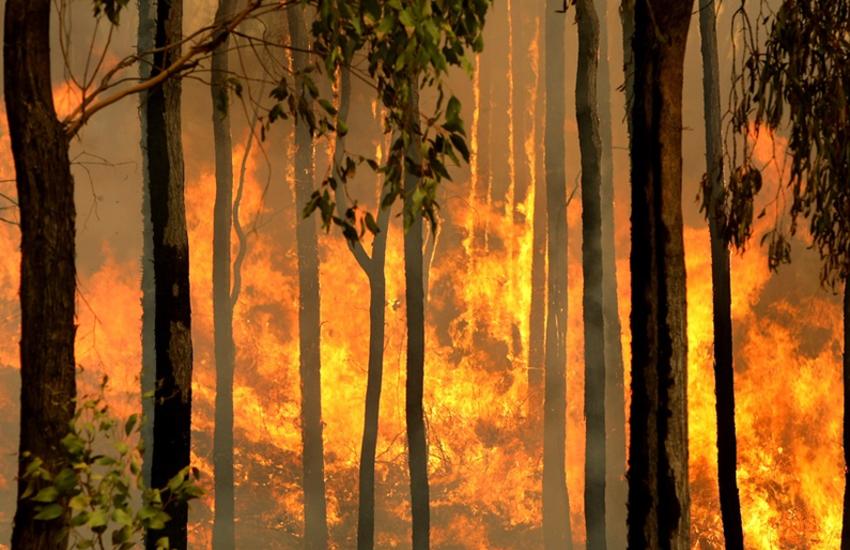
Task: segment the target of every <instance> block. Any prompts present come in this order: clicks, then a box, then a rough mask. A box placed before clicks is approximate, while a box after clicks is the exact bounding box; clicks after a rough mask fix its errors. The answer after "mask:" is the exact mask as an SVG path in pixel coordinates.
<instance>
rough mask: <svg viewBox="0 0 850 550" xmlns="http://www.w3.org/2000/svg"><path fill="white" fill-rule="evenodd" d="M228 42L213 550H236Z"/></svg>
mask: <svg viewBox="0 0 850 550" xmlns="http://www.w3.org/2000/svg"><path fill="white" fill-rule="evenodd" d="M235 4H236V2H235V1H234V0H219V3H218V11H217V12H216V16H215V20H216V23H219V22H221V21H224V20H225V19H227V18H228V17H230V15H231V14H232V13H233V11H234V9H235V7H236V6H235ZM228 45H229V40H228V38H227V37H225V38H224V40H223V41H222V42H221V44H219V46H218V47H217V48H216V49H215V51H214V52H213V56H212V74H211V83H210V92H211V94H212V105H213V117H212V119H213V138H214V140H215V206H214V209H213V324H214V330H215V373H216V378H215V382H216V383H215V432H214V435H213V467H214V472H215V519H214V524H213V548H214V549H215V550H232V549H233V548H235V546H236V535H235V532H234V494H233V491H234V487H233V370H234V366H235V354H236V350H235V347H234V343H233V302H232V301H231V282H230V266H231V261H230V232H231V230H232V228H233V149H232V142H231V136H230V97H229V91H228V84H227V79H228V78H229V74H228V66H229V63H228Z"/></svg>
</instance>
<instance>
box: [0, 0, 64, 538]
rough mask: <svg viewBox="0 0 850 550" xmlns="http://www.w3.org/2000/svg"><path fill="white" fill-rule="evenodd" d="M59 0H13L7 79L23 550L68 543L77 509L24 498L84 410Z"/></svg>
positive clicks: (18, 519) (57, 459)
mask: <svg viewBox="0 0 850 550" xmlns="http://www.w3.org/2000/svg"><path fill="white" fill-rule="evenodd" d="M50 8H51V3H50V1H49V0H8V1H7V2H6V12H5V20H4V25H5V26H4V33H5V34H4V42H3V83H4V97H5V101H6V116H7V117H8V122H9V134H10V137H11V143H12V157H13V158H14V163H15V172H16V178H17V192H18V208H19V212H20V225H21V283H20V284H21V286H20V297H21V355H20V357H21V431H20V442H19V447H18V449H19V450H18V493H17V494H18V508H17V511H16V512H15V520H14V527H13V530H12V548H14V549H15V550H41V549H44V550H48V549H53V548H64V547H65V546H67V543H68V537H67V533H65V532H63V528H64V526H65V521H66V519H67V512H64V513H63V514H61V515H59V516H58V517H57V518H55V519H53V520H51V521H41V520H36V519H35V515H36V511H35V503H34V502H32V501H31V500H22V499H21V495H22V494H23V493H24V491H25V490H26V488H27V484H28V481H27V479H25V477H24V474H25V472H26V469H27V466H28V465H29V462H30V459H31V456H36V457H39V458H40V459H41V460H43V461H44V463H45V466H46V467H47V468H50V469H51V470H52V471H59V469H60V468H61V467H62V465H63V464H64V462H65V460H66V459H65V453H64V449H63V447H62V445H61V443H60V441H61V440H62V438H63V437H65V435H66V434H67V433H68V429H69V425H70V422H71V419H72V418H73V416H74V399H75V397H76V382H75V363H74V333H75V330H76V327H75V324H74V293H75V291H76V280H75V278H76V267H75V265H74V239H75V236H76V234H75V217H76V211H75V207H74V180H73V178H72V177H71V169H70V161H69V158H68V143H69V140H68V136H66V134H65V129H64V127H63V125H62V124H61V123H60V122H59V120H58V119H57V118H56V111H55V109H54V106H53V95H52V91H53V88H52V85H51V82H50V17H51V9H50Z"/></svg>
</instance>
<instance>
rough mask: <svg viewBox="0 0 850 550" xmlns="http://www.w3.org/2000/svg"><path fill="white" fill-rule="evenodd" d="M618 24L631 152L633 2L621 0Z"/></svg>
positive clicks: (633, 93)
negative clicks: (619, 27) (620, 26)
mask: <svg viewBox="0 0 850 550" xmlns="http://www.w3.org/2000/svg"><path fill="white" fill-rule="evenodd" d="M620 22H621V23H622V26H623V76H624V77H625V82H624V84H623V92H624V95H625V96H626V126H627V128H628V132H629V144H630V149H629V150H630V151H631V138H632V104H633V103H634V96H635V66H634V65H635V63H634V60H635V55H634V48H633V47H632V41H633V40H634V36H635V0H621V2H620Z"/></svg>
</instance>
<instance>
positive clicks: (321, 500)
mask: <svg viewBox="0 0 850 550" xmlns="http://www.w3.org/2000/svg"><path fill="white" fill-rule="evenodd" d="M287 19H288V23H289V35H290V40H291V43H292V47H293V50H292V69H293V71H294V73H295V75H296V76H295V80H296V89H298V90H299V91H300V90H302V86H303V76H300V75H301V74H302V72H303V71H304V70H305V68H306V67H307V66H308V63H309V59H308V53H307V49H308V48H309V43H308V38H307V26H306V21H305V15H304V7H303V6H300V5H295V6H292V7H290V8H288V9H287ZM299 93H300V92H299ZM312 192H313V140H312V136H311V135H310V128H309V126H308V125H307V123H306V121H305V120H304V119H302V118H300V117H299V118H298V119H297V120H296V122H295V204H296V205H297V206H298V211H299V212H300V209H301V206H302V205H305V204H307V203H308V202H309V200H310V194H311V193H312ZM299 218H300V217H299ZM295 238H296V241H297V248H298V288H299V309H298V327H299V331H298V333H299V343H300V349H301V353H300V373H301V440H302V444H303V453H304V455H303V490H304V544H305V548H307V550H324V549H326V548H327V547H328V519H327V504H326V501H325V465H324V443H323V436H322V381H321V368H322V364H321V353H320V352H321V348H320V346H321V344H320V338H321V316H320V311H321V308H320V296H319V252H318V242H317V235H316V220H315V219H313V218H309V219H299V220H298V222H297V225H296V230H295Z"/></svg>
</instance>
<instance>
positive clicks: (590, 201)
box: [576, 0, 606, 550]
mask: <svg viewBox="0 0 850 550" xmlns="http://www.w3.org/2000/svg"><path fill="white" fill-rule="evenodd" d="M576 21H577V23H578V44H579V45H578V70H577V74H576V120H577V122H578V133H579V143H580V148H581V208H582V245H581V248H582V273H583V275H584V295H583V297H584V300H583V305H584V311H583V313H584V380H585V385H584V410H585V418H586V422H587V424H586V429H587V432H586V433H587V438H586V442H587V443H586V445H585V469H584V471H585V492H584V509H585V521H586V526H587V548H588V550H604V549H605V547H606V536H605V535H606V533H605V321H604V318H603V294H602V292H603V287H602V282H603V269H602V210H601V209H602V196H601V187H602V138H601V137H600V135H599V114H598V105H597V99H596V98H597V86H598V84H597V72H598V59H599V18H598V16H597V15H596V7H595V6H594V5H593V0H577V1H576Z"/></svg>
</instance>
